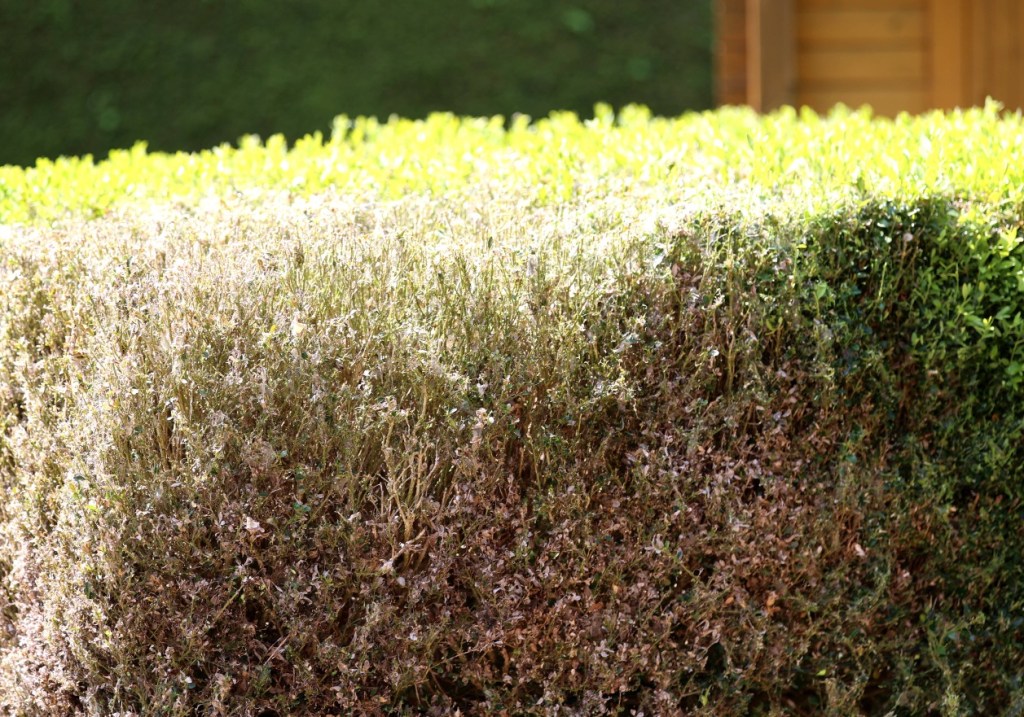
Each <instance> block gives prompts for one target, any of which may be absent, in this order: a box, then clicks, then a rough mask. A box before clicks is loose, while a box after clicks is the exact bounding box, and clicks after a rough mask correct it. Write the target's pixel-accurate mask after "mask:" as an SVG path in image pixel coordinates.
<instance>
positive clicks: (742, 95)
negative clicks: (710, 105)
mask: <svg viewBox="0 0 1024 717" xmlns="http://www.w3.org/2000/svg"><path fill="white" fill-rule="evenodd" d="M715 36H716V38H717V41H716V46H717V47H716V51H715V95H716V101H717V103H718V104H720V105H741V104H743V103H745V102H746V101H747V20H746V0H718V2H716V3H715Z"/></svg>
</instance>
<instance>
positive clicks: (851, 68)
mask: <svg viewBox="0 0 1024 717" xmlns="http://www.w3.org/2000/svg"><path fill="white" fill-rule="evenodd" d="M926 30H927V7H926V0H798V2H797V3H796V74H797V91H796V98H795V101H796V104H798V105H808V106H810V107H813V108H814V109H816V110H824V109H828V108H829V107H832V106H833V105H834V104H836V103H837V102H844V103H846V104H848V105H851V106H859V105H862V104H870V105H872V106H873V107H874V109H875V111H876V112H878V113H880V114H896V113H898V112H899V111H901V110H907V111H910V112H921V111H923V110H925V109H927V107H928V104H929V101H930V99H931V98H930V97H929V92H928V89H929V88H928V84H929V83H928V55H929V53H928V41H927V31H926Z"/></svg>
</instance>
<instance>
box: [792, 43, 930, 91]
mask: <svg viewBox="0 0 1024 717" xmlns="http://www.w3.org/2000/svg"><path fill="white" fill-rule="evenodd" d="M925 58H926V56H925V53H924V52H923V51H922V49H921V48H920V47H911V48H910V49H906V50H874V49H864V50H861V49H850V50H820V49H819V50H803V51H801V52H800V53H799V55H798V61H797V73H798V76H799V78H800V84H801V86H803V85H805V84H807V85H820V84H833V83H846V84H850V83H860V84H867V85H872V84H876V85H886V84H892V83H908V82H910V83H914V84H915V85H918V86H921V85H923V83H924V79H925V76H926V73H925Z"/></svg>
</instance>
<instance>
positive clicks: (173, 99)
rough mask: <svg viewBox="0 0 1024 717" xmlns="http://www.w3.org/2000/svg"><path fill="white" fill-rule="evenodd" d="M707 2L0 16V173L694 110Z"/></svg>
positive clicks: (207, 3) (25, 5)
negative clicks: (332, 138) (450, 125)
mask: <svg viewBox="0 0 1024 717" xmlns="http://www.w3.org/2000/svg"><path fill="white" fill-rule="evenodd" d="M710 5H711V3H710V0H644V1H643V2H636V1H634V2H622V0H556V1H555V2H551V0H430V1H429V2H424V1H423V0H390V1H389V2H387V3H369V2H356V1H355V0H304V1H299V2H282V1H281V0H193V1H192V2H188V3H180V2H170V1H169V0H151V1H148V2H129V1H128V0H87V1H79V2H76V1H75V0H37V1H33V2H24V1H23V0H0V18H3V24H4V26H5V27H4V31H3V40H4V46H3V49H2V50H0V98H3V99H2V102H0V137H2V138H3V139H2V142H0V163H13V164H27V163H32V162H33V161H34V160H35V158H36V157H38V156H55V155H58V154H83V153H87V152H90V153H94V154H105V152H106V151H107V150H108V149H111V148H115V147H125V146H129V145H131V144H132V143H134V142H135V141H137V140H147V141H148V142H149V145H150V147H151V148H152V149H160V150H177V149H182V150H195V149H200V148H204V147H209V146H212V145H216V144H218V143H220V142H225V141H229V142H233V141H235V140H236V139H237V138H238V137H239V136H240V135H242V134H247V133H257V134H260V135H264V136H266V135H269V134H272V133H276V132H281V133H284V134H285V135H286V136H287V137H288V138H289V139H294V138H296V137H299V136H302V135H304V134H307V133H310V132H313V131H315V130H318V129H319V130H324V131H326V130H327V129H328V128H329V127H330V122H331V119H332V118H333V117H334V116H335V115H337V114H341V113H345V114H348V115H368V114H372V115H377V116H381V117H386V116H388V115H390V114H393V113H394V114H399V115H403V116H408V117H421V116H424V115H426V114H427V113H429V112H431V111H435V110H450V111H453V112H456V113H459V114H472V115H493V114H504V115H506V116H508V115H511V114H512V113H514V112H521V113H525V114H530V115H532V116H540V115H545V114H547V113H548V112H550V111H552V110H557V109H568V110H575V111H577V112H579V113H580V114H581V115H584V116H589V115H590V113H591V112H592V108H593V105H594V103H595V102H598V101H604V102H609V103H611V104H612V105H615V106H621V105H623V104H626V103H630V102H639V103H643V104H647V105H648V106H650V107H651V108H652V110H654V111H655V112H656V113H659V114H678V113H680V112H682V111H684V110H688V109H703V108H706V107H708V106H709V105H710V104H711V58H710V46H711V18H710V15H711V9H710Z"/></svg>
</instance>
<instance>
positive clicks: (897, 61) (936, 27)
mask: <svg viewBox="0 0 1024 717" xmlns="http://www.w3.org/2000/svg"><path fill="white" fill-rule="evenodd" d="M780 7H782V8H785V9H786V10H785V14H786V16H787V22H788V23H791V24H792V27H791V28H789V29H788V32H782V33H780V32H779V31H778V27H777V23H776V27H771V28H768V29H767V31H766V30H765V29H764V28H763V27H761V25H762V23H763V22H764V21H765V19H766V18H767V20H768V21H770V22H775V17H776V16H775V14H774V13H777V12H778V8H780ZM717 20H718V33H719V37H718V52H717V56H718V61H717V73H718V78H717V87H718V99H719V102H720V103H721V104H742V103H748V104H752V105H754V106H755V107H757V108H758V109H770V108H771V107H774V106H777V105H779V104H797V105H808V106H810V107H812V108H814V109H816V110H827V109H829V108H830V107H832V106H833V105H834V104H836V103H837V102H843V103H845V104H847V105H851V106H855V107H856V106H859V105H862V104H870V105H872V106H873V107H874V109H875V111H876V112H878V113H880V114H886V115H893V114H896V113H898V112H901V111H910V112H921V111H924V110H927V109H930V108H950V107H954V106H969V105H976V104H981V103H983V102H984V101H985V98H986V97H995V98H996V99H998V100H1000V101H1001V102H1003V103H1004V104H1006V105H1007V106H1008V107H1013V108H1016V107H1024V1H1022V0H718V5H717ZM780 38H781V39H780ZM759 43H760V45H759ZM757 53H760V55H758V54H757ZM766 63H768V64H767V65H766ZM780 68H782V69H780ZM780 72H781V73H783V74H786V73H788V74H789V75H792V82H785V83H777V82H776V83H774V86H773V87H770V88H767V89H766V87H765V86H764V83H765V82H766V78H767V80H770V79H771V78H773V77H774V76H775V74H773V73H780Z"/></svg>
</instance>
